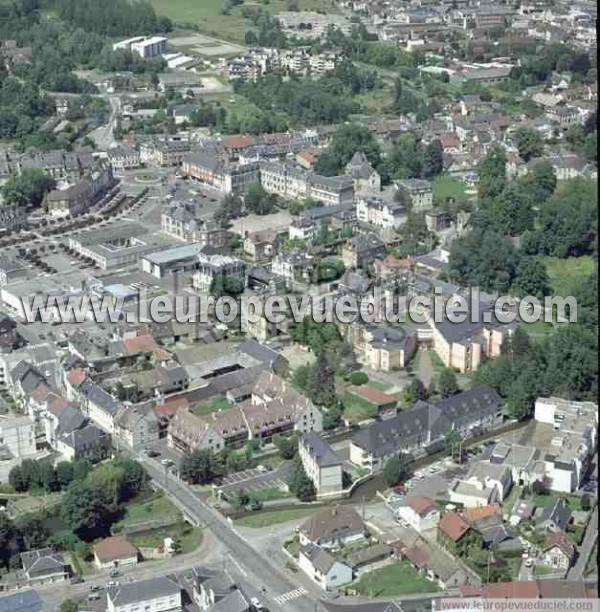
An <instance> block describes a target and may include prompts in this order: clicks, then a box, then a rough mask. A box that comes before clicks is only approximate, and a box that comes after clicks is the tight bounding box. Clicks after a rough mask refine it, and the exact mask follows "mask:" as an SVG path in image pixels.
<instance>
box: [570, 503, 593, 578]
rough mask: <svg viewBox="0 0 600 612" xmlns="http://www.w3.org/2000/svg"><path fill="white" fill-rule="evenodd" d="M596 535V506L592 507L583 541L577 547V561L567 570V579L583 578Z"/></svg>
mask: <svg viewBox="0 0 600 612" xmlns="http://www.w3.org/2000/svg"><path fill="white" fill-rule="evenodd" d="M597 537H598V506H596V507H595V508H594V511H593V512H592V516H591V517H590V521H589V523H588V526H587V529H586V532H585V536H584V537H583V542H582V543H581V546H580V547H579V556H578V557H577V561H576V562H575V565H574V566H573V567H572V568H571V569H570V570H569V574H568V576H567V577H568V579H569V580H581V579H582V578H583V572H584V571H585V566H586V565H587V562H588V559H589V558H590V554H591V552H592V550H593V548H594V544H595V543H596V538H597Z"/></svg>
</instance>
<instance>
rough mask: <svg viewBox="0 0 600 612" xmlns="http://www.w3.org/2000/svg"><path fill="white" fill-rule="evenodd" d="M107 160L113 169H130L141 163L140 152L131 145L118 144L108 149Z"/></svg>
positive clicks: (137, 166)
mask: <svg viewBox="0 0 600 612" xmlns="http://www.w3.org/2000/svg"><path fill="white" fill-rule="evenodd" d="M108 161H109V162H110V165H111V166H112V167H113V170H119V171H121V172H122V171H123V170H132V169H134V168H139V167H140V166H141V165H142V161H141V159H140V152H139V150H138V149H136V148H135V147H133V146H129V145H119V146H117V147H114V148H113V149H109V151H108Z"/></svg>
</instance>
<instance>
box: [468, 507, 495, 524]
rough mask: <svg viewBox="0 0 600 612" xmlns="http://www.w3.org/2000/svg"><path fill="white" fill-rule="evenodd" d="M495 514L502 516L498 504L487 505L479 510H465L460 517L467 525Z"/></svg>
mask: <svg viewBox="0 0 600 612" xmlns="http://www.w3.org/2000/svg"><path fill="white" fill-rule="evenodd" d="M495 514H497V515H500V516H502V508H501V507H500V505H499V504H488V505H487V506H481V507H480V508H465V509H464V510H462V512H461V515H462V517H463V518H464V519H465V521H467V523H469V525H472V524H473V523H476V522H477V521H481V520H483V519H486V518H489V517H490V516H494V515H495Z"/></svg>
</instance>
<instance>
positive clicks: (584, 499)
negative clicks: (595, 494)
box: [580, 493, 592, 512]
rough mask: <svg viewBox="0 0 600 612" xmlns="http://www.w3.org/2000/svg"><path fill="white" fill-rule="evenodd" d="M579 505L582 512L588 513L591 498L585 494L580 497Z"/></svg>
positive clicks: (590, 507) (590, 506)
mask: <svg viewBox="0 0 600 612" xmlns="http://www.w3.org/2000/svg"><path fill="white" fill-rule="evenodd" d="M580 504H581V509H582V510H583V511H584V512H588V511H589V510H591V509H592V498H591V496H590V495H588V494H587V493H584V494H583V495H582V496H581V500H580Z"/></svg>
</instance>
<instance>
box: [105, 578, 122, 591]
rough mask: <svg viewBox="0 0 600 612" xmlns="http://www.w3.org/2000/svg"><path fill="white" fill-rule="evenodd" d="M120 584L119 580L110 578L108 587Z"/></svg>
mask: <svg viewBox="0 0 600 612" xmlns="http://www.w3.org/2000/svg"><path fill="white" fill-rule="evenodd" d="M118 586H119V581H118V580H109V581H108V582H107V583H106V588H107V589H112V588H114V587H118Z"/></svg>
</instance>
